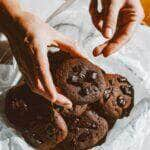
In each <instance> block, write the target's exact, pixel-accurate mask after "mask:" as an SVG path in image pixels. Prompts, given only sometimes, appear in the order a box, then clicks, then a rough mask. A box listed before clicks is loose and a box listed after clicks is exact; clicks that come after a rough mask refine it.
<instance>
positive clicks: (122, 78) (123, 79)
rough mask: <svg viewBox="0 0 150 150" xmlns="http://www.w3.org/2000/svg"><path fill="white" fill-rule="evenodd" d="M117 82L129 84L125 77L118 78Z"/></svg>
mask: <svg viewBox="0 0 150 150" xmlns="http://www.w3.org/2000/svg"><path fill="white" fill-rule="evenodd" d="M117 80H118V81H119V82H127V79H126V78H125V77H121V76H120V77H118V78H117Z"/></svg>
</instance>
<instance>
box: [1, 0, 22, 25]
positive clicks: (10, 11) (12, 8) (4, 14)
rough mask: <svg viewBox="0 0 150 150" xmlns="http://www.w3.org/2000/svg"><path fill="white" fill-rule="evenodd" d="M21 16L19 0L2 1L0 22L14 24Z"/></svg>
mask: <svg viewBox="0 0 150 150" xmlns="http://www.w3.org/2000/svg"><path fill="white" fill-rule="evenodd" d="M20 15H21V8H20V6H19V4H18V2H17V0H0V22H1V23H2V24H5V23H9V22H12V21H13V20H14V19H15V18H16V17H19V16H20Z"/></svg>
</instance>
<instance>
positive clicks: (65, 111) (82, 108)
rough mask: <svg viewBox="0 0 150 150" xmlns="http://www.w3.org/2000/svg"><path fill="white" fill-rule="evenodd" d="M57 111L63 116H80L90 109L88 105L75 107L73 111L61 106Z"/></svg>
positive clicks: (57, 107)
mask: <svg viewBox="0 0 150 150" xmlns="http://www.w3.org/2000/svg"><path fill="white" fill-rule="evenodd" d="M55 109H56V110H58V112H59V113H61V114H65V115H75V116H80V115H82V114H83V113H84V112H85V111H86V110H87V109H88V105H87V104H85V105H73V107H72V108H71V109H65V108H63V107H61V106H56V107H55Z"/></svg>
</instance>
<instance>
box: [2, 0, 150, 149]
mask: <svg viewBox="0 0 150 150" xmlns="http://www.w3.org/2000/svg"><path fill="white" fill-rule="evenodd" d="M87 5H88V0H82V1H81V0H76V1H75V2H74V3H73V4H72V5H71V6H70V7H69V8H68V9H66V10H65V11H63V12H61V13H60V14H59V15H57V16H55V17H53V18H52V19H51V20H50V22H49V24H50V25H51V26H53V27H54V28H56V29H57V30H59V31H60V32H62V33H64V34H65V35H69V36H70V37H72V38H74V39H75V40H76V41H77V42H78V43H79V46H80V48H81V49H82V52H83V53H85V54H86V55H87V56H88V57H89V58H90V60H91V61H92V62H94V63H96V64H97V65H100V66H101V67H102V68H104V69H105V70H106V71H107V72H110V73H119V74H121V75H124V76H126V77H127V78H128V79H129V81H130V82H131V83H132V84H133V86H134V88H135V106H134V109H133V110H132V112H131V115H130V116H129V117H127V118H124V119H121V120H118V121H117V123H116V124H115V126H114V128H113V129H112V130H111V131H110V132H109V133H108V136H107V139H106V142H105V143H103V144H102V145H101V146H97V147H94V148H93V150H140V149H141V145H142V144H143V141H144V139H145V137H146V136H147V135H149V134H150V127H149V126H150V49H149V48H150V28H148V27H145V26H139V27H138V29H137V32H136V33H135V35H134V36H133V38H132V40H131V41H130V42H129V43H128V44H127V45H125V46H124V47H123V48H122V49H121V50H120V51H119V52H117V53H116V54H114V55H112V56H110V57H109V58H103V57H102V56H100V57H98V58H94V57H93V56H92V49H93V48H94V47H95V46H96V45H98V44H100V43H102V42H104V41H105V39H103V37H102V35H101V34H100V33H99V32H98V31H96V29H95V28H94V27H93V25H92V24H91V21H90V17H89V15H88V7H87ZM3 49H5V48H3ZM7 50H8V51H9V49H8V48H7ZM19 77H20V73H19V72H18V69H17V65H16V62H15V60H14V59H11V61H9V62H8V64H7V65H6V64H0V91H1V93H2V95H1V97H0V150H10V149H11V150H27V149H28V150H30V149H32V148H31V147H30V146H29V145H28V144H27V143H26V142H25V141H24V140H23V138H22V137H21V136H20V135H19V133H18V132H17V131H15V130H14V129H12V128H10V126H9V123H7V119H6V118H5V114H4V107H3V106H4V97H5V91H6V89H8V88H10V86H11V85H14V84H16V83H17V80H18V79H19Z"/></svg>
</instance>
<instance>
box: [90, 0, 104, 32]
mask: <svg viewBox="0 0 150 150" xmlns="http://www.w3.org/2000/svg"><path fill="white" fill-rule="evenodd" d="M97 7H98V0H91V3H90V7H89V12H90V15H91V17H92V22H93V24H94V26H95V27H96V28H97V29H98V30H99V31H102V25H103V21H102V13H99V12H98V8H97Z"/></svg>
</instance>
